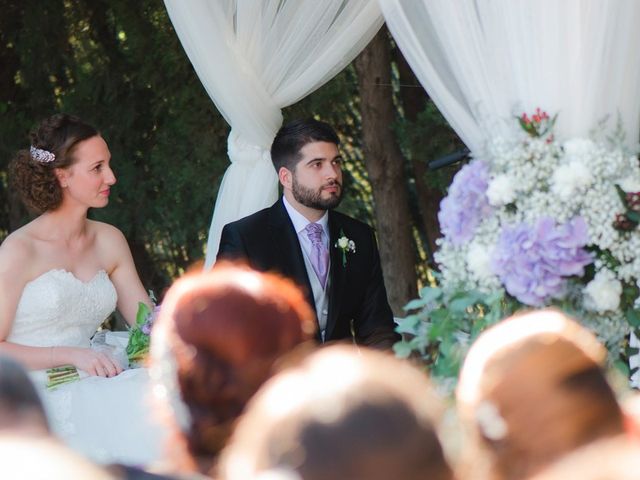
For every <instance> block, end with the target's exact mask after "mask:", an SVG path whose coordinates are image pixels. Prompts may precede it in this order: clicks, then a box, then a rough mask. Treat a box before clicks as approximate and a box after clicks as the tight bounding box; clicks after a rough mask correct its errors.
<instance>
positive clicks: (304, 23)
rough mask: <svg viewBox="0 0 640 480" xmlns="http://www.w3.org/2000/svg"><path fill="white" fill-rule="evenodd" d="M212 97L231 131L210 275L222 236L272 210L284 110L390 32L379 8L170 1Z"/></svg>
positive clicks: (367, 0)
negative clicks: (231, 225) (227, 228)
mask: <svg viewBox="0 0 640 480" xmlns="http://www.w3.org/2000/svg"><path fill="white" fill-rule="evenodd" d="M165 6H166V8H167V11H168V13H169V17H170V19H171V22H172V24H173V26H174V29H175V30H176V33H177V34H178V37H179V38H180V41H181V43H182V46H183V48H184V50H185V52H186V53H187V56H188V57H189V60H190V61H191V63H192V65H193V67H194V69H195V71H196V73H197V74H198V76H199V78H200V80H201V82H202V84H203V85H204V87H205V89H206V91H207V93H208V94H209V96H210V97H211V99H212V100H213V102H214V103H215V105H216V107H217V108H218V110H219V111H220V113H221V114H222V115H223V116H224V118H225V120H226V121H227V122H228V123H229V125H231V129H232V130H231V133H230V135H229V138H228V154H229V158H230V160H231V165H230V166H229V168H228V169H227V171H226V173H225V175H224V178H223V180H222V184H221V186H220V190H219V192H218V198H217V200H216V205H215V207H214V212H213V219H212V222H211V227H210V230H209V239H208V243H207V257H206V261H205V267H210V266H211V265H212V264H213V263H214V261H215V256H216V254H217V251H218V244H219V240H220V234H221V232H222V227H223V226H224V225H225V224H226V223H228V222H231V221H233V220H237V219H238V218H241V217H243V216H245V215H249V214H251V213H253V212H255V211H257V210H259V209H261V208H264V207H266V206H268V205H270V204H271V203H273V202H274V201H275V200H276V198H277V194H278V181H277V176H276V173H275V171H274V168H273V165H272V164H271V159H270V155H269V148H270V146H271V142H272V140H273V138H274V136H275V133H276V132H277V130H278V128H280V126H281V124H282V114H281V112H280V110H281V109H282V108H284V107H286V106H288V105H291V104H293V103H295V102H297V101H298V100H300V99H301V98H303V97H305V96H306V95H308V94H309V93H311V92H312V91H314V90H315V89H317V88H318V87H320V86H322V85H323V84H324V83H326V82H327V81H328V80H330V79H331V78H333V76H335V75H336V74H337V73H338V72H340V71H341V70H342V69H343V68H344V67H345V66H346V65H347V64H348V63H349V62H351V61H352V60H353V59H354V58H355V56H356V55H357V54H358V53H359V52H360V51H361V50H362V49H363V48H364V47H365V46H366V45H367V44H368V43H369V41H370V40H371V38H373V36H374V35H375V34H376V32H377V31H378V30H379V29H380V27H381V26H382V24H383V19H382V15H381V14H380V9H379V6H378V4H377V0H322V1H317V0H259V1H256V0H188V1H185V0H165Z"/></svg>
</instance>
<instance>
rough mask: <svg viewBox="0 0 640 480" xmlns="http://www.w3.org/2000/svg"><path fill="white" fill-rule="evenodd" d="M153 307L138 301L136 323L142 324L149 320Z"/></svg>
mask: <svg viewBox="0 0 640 480" xmlns="http://www.w3.org/2000/svg"><path fill="white" fill-rule="evenodd" d="M150 313H151V309H150V308H149V306H148V305H147V304H146V303H143V302H138V312H137V313H136V325H138V326H142V325H144V322H146V321H147V317H148V316H149V314H150Z"/></svg>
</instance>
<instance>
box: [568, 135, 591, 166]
mask: <svg viewBox="0 0 640 480" xmlns="http://www.w3.org/2000/svg"><path fill="white" fill-rule="evenodd" d="M562 149H563V150H564V154H565V157H566V158H567V160H569V161H573V160H577V161H582V160H583V159H584V158H586V157H589V156H590V155H592V154H593V152H594V151H595V150H596V144H595V143H594V142H593V141H592V140H590V139H588V138H572V139H570V140H567V141H566V142H564V143H563V145H562Z"/></svg>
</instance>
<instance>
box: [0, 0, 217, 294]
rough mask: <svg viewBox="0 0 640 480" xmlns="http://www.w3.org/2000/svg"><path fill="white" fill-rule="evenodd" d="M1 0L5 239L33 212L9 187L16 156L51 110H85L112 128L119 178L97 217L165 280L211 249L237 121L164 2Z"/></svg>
mask: <svg viewBox="0 0 640 480" xmlns="http://www.w3.org/2000/svg"><path fill="white" fill-rule="evenodd" d="M0 6H2V7H3V15H2V19H1V20H0V36H1V38H2V43H1V44H0V61H3V65H6V68H3V70H2V72H0V84H1V85H3V86H4V85H6V87H7V88H5V89H0V112H2V116H3V118H5V119H6V120H7V121H5V122H2V123H0V149H1V150H0V240H1V239H2V237H3V236H4V235H6V232H9V231H11V230H13V229H15V228H17V227H18V226H20V225H21V224H23V223H25V222H26V221H28V220H29V217H28V216H27V215H26V212H25V211H24V210H23V209H21V207H20V206H19V204H18V202H17V199H15V198H12V197H11V195H10V192H9V190H8V186H7V179H6V167H7V165H8V162H9V160H10V158H11V157H12V155H13V154H14V152H15V151H17V150H18V149H20V148H24V147H25V146H26V145H28V142H29V138H28V132H29V130H30V129H31V128H32V127H33V126H34V125H36V124H37V123H38V122H39V121H40V120H41V119H42V118H44V117H46V116H49V115H51V114H53V113H56V112H59V111H64V112H69V113H74V114H76V115H78V116H80V117H81V118H83V119H85V120H86V121H88V122H90V123H93V124H94V125H96V126H97V127H98V128H99V129H100V131H101V133H102V135H103V136H104V138H105V139H106V140H107V143H108V144H109V148H110V150H111V154H112V166H113V169H114V171H115V173H116V176H117V179H118V183H117V184H116V185H115V186H114V188H113V189H112V196H111V201H110V204H109V206H108V207H107V208H105V209H101V210H97V211H93V212H90V216H91V217H92V218H95V219H98V220H102V221H107V222H109V223H112V224H114V225H116V226H117V227H118V228H120V229H121V230H122V231H123V232H124V234H125V236H126V237H127V239H128V240H129V244H130V246H131V249H132V252H133V254H134V257H135V261H136V265H137V267H138V270H139V271H140V274H141V276H142V280H143V283H144V284H145V285H148V286H149V287H150V288H152V289H154V290H155V291H158V292H162V291H164V289H165V288H166V287H167V286H168V285H169V284H170V283H171V281H172V280H173V278H175V277H176V276H178V275H180V274H181V273H182V272H183V271H184V270H185V269H187V268H188V267H189V266H190V265H192V264H193V263H194V262H196V261H198V260H199V259H201V258H202V257H203V256H204V245H205V243H206V237H207V234H208V226H209V223H210V220H211V215H212V208H213V204H214V200H215V197H216V194H217V190H218V186H219V184H220V180H221V176H222V173H223V172H224V170H225V168H226V166H227V165H228V158H227V155H226V137H227V135H228V130H229V128H228V126H227V124H226V122H225V121H224V119H223V118H222V117H221V116H220V114H219V113H218V112H217V110H216V108H215V106H214V105H213V103H212V102H211V100H210V99H209V97H208V96H207V94H206V92H205V91H204V88H203V87H202V85H201V83H200V81H199V79H198V77H197V76H196V75H195V73H194V72H193V69H192V67H191V65H190V63H189V60H188V58H187V57H186V55H185V54H184V51H183V49H182V46H181V45H180V43H179V40H178V38H177V36H176V34H175V32H174V31H173V28H172V27H171V23H170V21H169V19H168V16H167V13H166V10H165V8H164V5H163V4H162V2H158V1H154V0H141V1H139V2H129V1H126V0H113V1H105V0H96V1H93V0H92V1H89V0H75V1H50V2H45V3H44V4H43V3H42V2H36V1H34V0H31V1H29V0H26V1H25V2H20V3H16V2H9V4H8V5H7V2H6V1H0ZM5 7H6V8H5ZM34 11H37V12H39V13H38V15H34V14H33V12H34ZM45 12H46V14H45ZM5 13H6V15H5ZM8 17H9V18H10V20H11V21H8V20H7V18H8ZM9 120H10V121H9Z"/></svg>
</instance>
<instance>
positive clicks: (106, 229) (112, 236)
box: [89, 220, 127, 246]
mask: <svg viewBox="0 0 640 480" xmlns="http://www.w3.org/2000/svg"><path fill="white" fill-rule="evenodd" d="M89 225H90V227H91V229H92V230H93V231H94V232H95V238H96V240H97V241H98V242H99V243H100V244H102V243H106V244H108V245H110V246H117V245H126V244H127V240H126V238H125V236H124V234H123V233H122V232H121V231H120V230H119V229H118V228H117V227H114V226H113V225H111V224H109V223H104V222H98V221H96V220H89Z"/></svg>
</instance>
